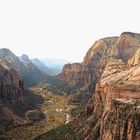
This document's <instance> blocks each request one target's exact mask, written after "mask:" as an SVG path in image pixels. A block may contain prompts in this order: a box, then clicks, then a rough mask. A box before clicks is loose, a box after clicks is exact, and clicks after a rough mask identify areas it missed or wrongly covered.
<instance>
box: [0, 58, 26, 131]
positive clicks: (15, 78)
mask: <svg viewBox="0 0 140 140" xmlns="http://www.w3.org/2000/svg"><path fill="white" fill-rule="evenodd" d="M25 98H26V92H25V89H24V85H23V82H22V81H21V80H20V78H19V75H18V73H17V71H15V70H14V69H13V68H12V67H11V65H10V64H9V63H8V62H6V61H3V60H0V128H1V129H2V128H5V127H10V126H15V125H21V124H24V123H25V121H24V120H23V119H21V118H20V117H18V116H17V115H16V113H14V112H13V111H12V109H11V105H12V104H19V103H21V104H22V103H23V102H24V101H25ZM9 106H10V107H9Z"/></svg>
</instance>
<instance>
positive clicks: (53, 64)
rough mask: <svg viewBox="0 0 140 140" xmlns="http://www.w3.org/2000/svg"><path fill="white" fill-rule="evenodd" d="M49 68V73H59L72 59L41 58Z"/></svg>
mask: <svg viewBox="0 0 140 140" xmlns="http://www.w3.org/2000/svg"><path fill="white" fill-rule="evenodd" d="M40 60H41V61H42V62H43V63H44V64H45V65H46V66H47V67H48V68H49V69H48V71H49V73H53V74H59V73H61V72H62V69H63V66H64V65H65V64H67V63H71V61H68V60H64V59H55V58H46V59H40Z"/></svg>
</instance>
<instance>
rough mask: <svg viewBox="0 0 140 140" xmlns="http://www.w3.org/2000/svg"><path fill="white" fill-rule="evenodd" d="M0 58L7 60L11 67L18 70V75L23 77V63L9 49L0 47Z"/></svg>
mask: <svg viewBox="0 0 140 140" xmlns="http://www.w3.org/2000/svg"><path fill="white" fill-rule="evenodd" d="M0 59H2V60H6V61H7V62H9V63H10V64H11V67H12V68H13V69H15V70H16V71H18V72H19V75H20V77H24V75H25V72H26V68H25V66H24V64H23V63H22V62H21V61H20V60H19V58H18V57H17V56H16V55H15V54H13V53H12V52H11V51H10V50H9V49H6V48H3V49H0Z"/></svg>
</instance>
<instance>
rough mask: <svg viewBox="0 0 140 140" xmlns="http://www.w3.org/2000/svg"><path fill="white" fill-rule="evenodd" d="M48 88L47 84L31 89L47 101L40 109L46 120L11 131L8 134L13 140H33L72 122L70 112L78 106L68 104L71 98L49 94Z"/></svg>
mask: <svg viewBox="0 0 140 140" xmlns="http://www.w3.org/2000/svg"><path fill="white" fill-rule="evenodd" d="M47 86H48V85H47V84H41V85H38V86H36V87H33V88H32V89H31V90H32V91H33V92H34V93H36V94H40V95H41V96H42V97H43V98H44V99H45V100H44V103H43V104H42V105H41V107H40V109H41V111H42V112H44V113H45V114H46V119H44V120H41V121H39V122H36V123H33V124H30V125H25V126H21V127H17V128H14V129H12V130H9V131H8V132H7V133H8V135H9V136H10V137H11V138H12V140H19V139H20V140H31V139H33V138H34V137H37V136H38V135H40V134H43V133H45V132H47V131H49V130H51V129H54V128H56V127H58V126H60V125H62V124H67V123H69V122H70V121H71V119H72V118H71V115H70V110H71V109H73V108H75V107H76V106H74V105H69V104H68V100H69V97H66V96H59V95H56V94H53V93H50V92H48V91H47Z"/></svg>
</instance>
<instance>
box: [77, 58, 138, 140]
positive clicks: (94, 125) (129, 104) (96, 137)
mask: <svg viewBox="0 0 140 140" xmlns="http://www.w3.org/2000/svg"><path fill="white" fill-rule="evenodd" d="M139 75H140V65H136V66H134V67H131V66H130V65H128V64H127V63H124V62H123V61H122V60H116V59H109V60H108V63H107V65H106V67H105V70H104V72H103V74H102V76H101V79H100V80H99V82H98V83H97V85H96V89H95V94H94V95H93V97H92V99H91V100H90V101H89V102H88V105H87V109H86V113H85V114H84V115H83V118H84V119H83V120H84V121H83V122H80V123H79V124H80V127H81V126H83V128H82V129H81V128H80V132H81V133H83V134H84V137H85V139H89V140H90V139H91V140H116V139H120V140H124V139H128V140H133V139H134V140H139V139H140V125H139V124H140V83H139V80H140V76H139ZM86 124H87V125H86Z"/></svg>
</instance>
